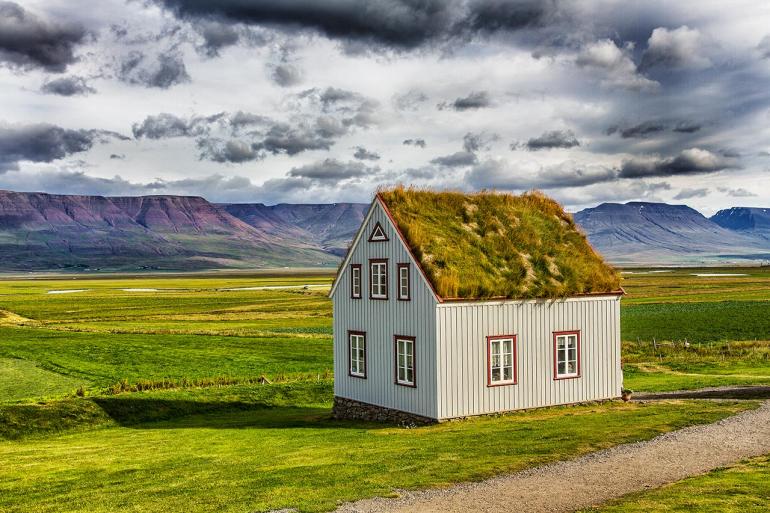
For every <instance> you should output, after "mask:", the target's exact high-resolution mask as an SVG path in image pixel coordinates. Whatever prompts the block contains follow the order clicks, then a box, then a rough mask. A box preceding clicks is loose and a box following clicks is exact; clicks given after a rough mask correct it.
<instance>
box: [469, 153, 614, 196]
mask: <svg viewBox="0 0 770 513" xmlns="http://www.w3.org/2000/svg"><path fill="white" fill-rule="evenodd" d="M524 167H526V169H522V166H521V165H516V164H511V163H509V162H506V161H503V160H492V159H490V160H485V161H483V162H481V163H479V164H478V165H477V166H475V167H474V168H473V169H471V170H470V171H469V172H468V174H467V175H466V181H467V182H468V183H469V184H470V185H472V186H473V187H474V188H477V189H485V188H492V189H504V190H526V189H553V188H560V187H583V186H586V185H592V184H596V183H602V182H609V181H613V180H615V179H616V178H617V171H616V170H614V169H611V168H608V167H604V166H595V165H582V164H577V163H575V162H572V161H567V162H563V163H561V164H558V165H554V166H548V167H541V166H539V165H537V164H534V163H530V164H529V165H527V166H524Z"/></svg>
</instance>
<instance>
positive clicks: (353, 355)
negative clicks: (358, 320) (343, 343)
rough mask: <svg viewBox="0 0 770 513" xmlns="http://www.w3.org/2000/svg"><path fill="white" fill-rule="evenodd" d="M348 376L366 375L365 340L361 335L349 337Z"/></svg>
mask: <svg viewBox="0 0 770 513" xmlns="http://www.w3.org/2000/svg"><path fill="white" fill-rule="evenodd" d="M349 344H350V374H352V375H353V376H361V377H362V376H364V375H365V374H366V364H365V362H366V338H365V337H364V336H363V335H357V334H351V335H350V341H349Z"/></svg>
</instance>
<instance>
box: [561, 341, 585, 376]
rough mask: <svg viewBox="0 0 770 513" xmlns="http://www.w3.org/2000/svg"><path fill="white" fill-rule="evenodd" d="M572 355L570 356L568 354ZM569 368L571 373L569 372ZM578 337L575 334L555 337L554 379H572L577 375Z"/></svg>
mask: <svg viewBox="0 0 770 513" xmlns="http://www.w3.org/2000/svg"><path fill="white" fill-rule="evenodd" d="M570 353H572V354H570ZM570 366H571V367H572V369H573V370H572V372H570V371H569V369H570ZM562 369H563V371H562ZM579 372H580V370H579V369H578V337H577V335H576V334H568V335H557V336H556V377H557V378H574V377H576V376H578V375H579Z"/></svg>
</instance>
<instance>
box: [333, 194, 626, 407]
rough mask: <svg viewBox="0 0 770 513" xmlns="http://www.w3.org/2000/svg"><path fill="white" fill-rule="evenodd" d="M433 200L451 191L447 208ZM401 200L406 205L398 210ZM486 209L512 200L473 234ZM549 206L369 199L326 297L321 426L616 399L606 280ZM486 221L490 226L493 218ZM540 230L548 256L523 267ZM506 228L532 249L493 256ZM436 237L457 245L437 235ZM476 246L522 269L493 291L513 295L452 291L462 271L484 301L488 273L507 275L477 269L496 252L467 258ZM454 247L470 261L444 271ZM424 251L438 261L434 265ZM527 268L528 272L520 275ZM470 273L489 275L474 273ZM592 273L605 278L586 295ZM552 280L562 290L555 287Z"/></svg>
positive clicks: (606, 271) (611, 293) (616, 353)
mask: <svg viewBox="0 0 770 513" xmlns="http://www.w3.org/2000/svg"><path fill="white" fill-rule="evenodd" d="M441 194H444V195H445V196H441ZM447 194H453V196H450V197H449V202H448V203H447V197H446V195H447ZM410 195H411V196H410ZM404 197H407V199H408V200H409V201H410V202H411V203H409V205H406V206H405V201H402V200H403V199H404ZM499 198H507V199H505V201H507V202H509V203H510V202H512V203H510V204H511V205H513V206H512V207H511V208H512V209H513V210H511V211H510V212H507V213H506V215H507V216H508V217H505V216H500V217H499V218H495V219H489V221H494V223H493V224H496V225H497V226H498V228H496V230H497V231H494V232H488V233H484V234H483V235H479V234H478V233H472V232H473V230H476V231H477V232H478V231H479V229H478V226H477V225H478V224H480V223H478V222H476V221H479V219H478V217H476V218H474V217H473V216H478V215H479V214H478V211H479V208H482V209H483V208H488V207H487V206H486V205H487V203H489V202H492V203H491V204H495V203H494V202H496V201H500V199H499ZM522 198H524V199H526V198H529V200H527V201H528V203H527V205H526V208H527V209H528V210H526V212H527V214H526V216H524V215H519V214H516V212H518V211H516V210H515V208H518V207H517V205H518V203H517V202H520V201H523V200H522ZM533 198H534V200H533ZM434 199H435V201H433V200H434ZM397 200H398V201H397ZM530 200H531V201H530ZM442 201H443V202H444V203H441V202H442ZM457 202H459V203H460V204H462V205H464V206H457V208H456V209H455V210H456V211H452V208H442V206H443V205H445V204H449V205H454V204H455V203H457ZM484 202H486V203H484ZM541 202H542V203H543V204H544V205H545V207H544V208H545V210H544V211H542V212H541V211H539V210H538V208H539V207H538V205H540V203H541ZM395 203H398V208H394V207H395ZM421 204H430V206H431V208H432V212H433V213H434V214H435V213H436V212H438V213H439V214H436V215H438V216H439V217H440V219H439V220H436V218H434V217H435V216H434V217H431V215H433V214H431V215H427V214H425V219H423V218H421V216H423V215H424V214H423V213H422V212H421V207H420V205H421ZM505 204H506V205H508V203H505ZM533 205H534V207H533ZM553 205H556V204H555V203H554V202H550V200H547V198H544V197H543V196H541V195H539V194H535V195H529V196H527V195H525V196H511V195H494V194H493V193H477V194H475V195H462V194H459V193H431V192H427V191H414V190H406V191H405V190H404V189H395V190H393V191H383V192H380V193H378V194H377V196H376V197H375V199H374V201H373V202H372V205H371V208H370V209H369V212H368V214H367V215H366V218H365V219H364V221H363V223H362V225H361V228H360V230H359V231H358V233H357V235H356V237H355V239H354V240H353V242H352V245H351V247H350V249H349V251H348V254H347V256H346V257H345V259H344V261H343V263H342V265H341V267H340V270H339V272H338V275H337V279H336V280H335V282H334V284H333V286H332V289H331V292H330V296H331V298H332V299H333V308H334V375H335V383H334V394H335V407H334V412H335V415H336V416H337V417H339V418H361V419H373V420H386V421H396V422H400V421H440V420H444V419H450V418H457V417H466V416H471V415H481V414H489V413H494V412H503V411H509V410H516V409H523V408H534V407H541V406H548V405H557V404H569V403H577V402H583V401H591V400H602V399H610V398H616V397H619V396H620V394H621V388H622V373H621V368H620V297H621V295H622V289H620V287H619V278H617V274H616V273H615V271H614V270H613V269H611V268H610V267H609V266H607V265H606V264H604V262H603V261H602V260H601V257H599V256H598V255H597V254H596V253H595V252H594V251H593V250H592V249H591V248H590V246H589V245H588V243H587V241H586V240H585V237H584V236H583V235H582V234H581V233H580V232H579V231H578V230H577V228H576V227H575V225H574V223H573V222H572V220H571V217H570V216H569V215H568V214H564V212H563V210H561V207H558V212H561V214H558V213H557V214H556V215H555V216H554V215H553V213H552V212H549V211H548V209H549V208H554V207H553ZM514 207H515V208H514ZM506 208H507V207H506ZM492 211H493V214H492V215H491V217H495V214H494V209H492ZM532 212H534V217H533V218H532V219H535V220H534V221H532V222H531V223H530V224H526V223H525V222H524V221H521V220H520V218H523V217H527V218H528V219H529V217H531V216H530V214H531V213H532ZM469 215H470V216H471V218H470V219H469ZM511 216H513V217H511ZM538 216H539V217H538ZM560 216H561V217H560ZM554 218H557V219H555V220H554ZM474 219H475V220H474ZM481 221H483V222H485V223H486V221H487V220H481ZM506 222H507V223H508V224H509V225H511V224H514V225H516V226H510V229H506V228H500V226H503V225H504V224H505V223H506ZM409 223H412V224H411V225H410V224H409ZM432 223H441V225H442V226H441V234H440V235H439V234H433V233H431V230H430V228H431V226H434V225H433V224H432ZM452 223H454V224H455V225H456V226H454V225H453V224H452ZM501 223H502V224H501ZM543 223H545V224H548V223H551V224H552V225H553V226H554V227H556V228H555V231H558V232H559V233H558V234H554V237H556V238H558V240H559V242H558V244H557V243H554V244H555V245H554V247H556V248H557V250H554V251H552V252H551V253H553V254H546V253H543V254H542V255H540V256H533V255H535V253H536V251H537V250H538V248H542V247H544V246H547V245H548V244H544V243H543V241H546V242H547V243H549V244H550V243H552V242H553V241H551V240H550V239H548V238H549V237H550V236H551V234H550V233H548V232H547V231H546V230H544V229H543V228H542V224H543ZM525 224H526V225H525ZM400 225H401V227H404V228H405V229H401V227H400ZM469 227H470V228H469ZM406 228H409V229H406ZM517 229H521V230H522V231H527V233H528V235H527V236H528V237H534V239H537V240H538V241H540V242H539V243H537V244H535V245H537V246H538V248H507V249H506V244H508V245H512V244H515V243H516V241H515V239H516V236H514V235H511V234H513V233H514V230H517ZM538 230H540V233H538ZM530 232H531V233H530ZM448 233H449V234H451V233H455V234H458V235H457V236H456V237H447V234H448ZM467 233H471V235H468V236H466V235H465V234H467ZM490 233H491V235H490ZM485 237H486V238H488V239H490V247H493V248H494V247H499V248H502V249H501V250H500V251H501V252H504V251H513V250H515V251H518V253H511V255H514V256H507V257H506V258H509V260H510V259H512V258H513V259H514V260H510V261H512V262H513V264H510V265H508V264H506V265H504V266H500V267H506V268H507V267H510V266H513V267H516V265H518V264H516V260H515V258H514V257H515V256H516V255H519V256H518V258H519V260H520V261H521V262H522V264H521V265H523V266H524V271H522V272H519V274H518V275H515V276H519V277H520V279H519V281H520V282H521V283H513V284H511V285H510V286H509V284H507V283H500V285H501V286H502V288H504V289H505V288H506V287H507V288H508V289H512V290H515V291H516V293H511V294H506V295H504V296H503V297H498V296H497V295H496V294H490V293H488V292H489V291H487V293H486V294H484V293H481V292H479V290H476V289H474V288H473V287H474V286H471V285H472V284H471V285H468V286H464V285H463V283H464V277H463V274H464V273H465V272H467V273H468V275H469V278H468V280H469V281H472V279H471V277H470V275H474V276H477V277H478V276H481V278H477V279H487V277H488V275H489V274H490V273H492V282H491V283H492V287H493V289H490V290H492V291H493V292H494V290H495V289H494V287H495V286H496V282H495V281H494V279H495V273H498V272H503V273H505V272H511V271H510V269H508V270H505V271H499V269H495V268H494V267H489V265H490V262H492V261H494V260H495V258H496V255H493V254H490V250H489V249H488V248H483V249H482V250H479V249H478V246H479V245H480V244H479V243H477V242H475V240H476V239H479V240H481V239H482V238H485ZM538 237H540V238H539V239H538ZM414 239H419V240H414ZM492 239H494V240H492ZM534 239H533V240H534ZM521 245H524V243H521ZM442 247H443V248H444V249H446V253H447V254H446V255H445V254H444V253H442ZM463 248H466V249H467V251H468V252H471V251H474V252H478V251H482V253H479V254H478V255H476V254H475V253H474V254H473V255H472V256H473V258H472V259H471V262H472V264H470V265H468V264H467V261H466V262H465V263H464V264H462V263H461V262H459V260H458V261H457V262H455V261H453V258H455V259H460V257H467V255H462V254H461V253H460V252H462V251H463ZM530 250H532V251H530ZM453 251H454V255H455V257H452V254H453ZM484 251H486V253H484ZM491 251H494V250H491ZM544 251H545V250H544ZM559 252H562V253H564V255H560V254H557V253H559ZM416 254H419V255H420V256H419V257H418V256H416ZM438 254H442V255H443V256H441V259H442V261H440V262H439V258H438V257H437V255H438ZM575 254H577V255H579V257H575V256H574V255H575ZM560 259H561V260H560ZM570 259H572V260H570ZM466 260H467V259H466ZM573 260H580V261H579V262H577V263H576V268H577V269H578V270H580V269H592V270H593V271H592V272H591V273H590V274H592V275H594V276H585V277H583V276H581V275H580V274H579V272H575V270H574V269H571V268H570V269H567V267H569V266H570V265H572V262H573ZM535 261H537V262H540V264H538V265H534V264H533V262H535ZM557 262H561V268H557V267H558V266H557V264H556V263H557ZM514 264H515V265H514ZM577 264H580V265H577ZM463 265H464V267H463ZM533 265H534V267H532V266H533ZM458 266H459V267H458ZM474 266H481V267H484V266H486V267H489V269H492V270H491V271H483V272H481V271H478V270H477V269H474V268H473V267H474ZM528 266H529V267H528ZM450 271H451V272H450ZM567 271H569V272H571V273H572V274H569V273H568V272H567ZM442 273H443V274H442ZM485 273H486V274H485ZM538 273H539V274H538ZM602 273H603V274H602ZM448 274H451V275H453V276H455V277H456V280H455V281H456V283H455V288H454V289H453V290H456V291H457V293H456V294H448V293H447V292H446V291H444V292H441V290H440V289H441V287H442V286H443V287H444V289H447V286H446V281H445V280H444V277H445V275H448ZM595 275H606V276H607V279H605V280H604V281H602V280H599V284H598V285H597V284H596V283H595V282H596V279H595ZM522 276H523V277H522ZM509 279H510V281H512V282H516V281H517V279H516V278H509ZM560 279H561V280H563V281H564V282H565V283H567V285H563V284H562V285H560V283H561V282H560V281H559V280H560ZM458 283H459V285H457V284H458ZM536 283H540V284H541V286H540V288H543V287H545V289H547V288H548V287H551V288H556V290H557V291H558V290H561V291H562V293H561V294H558V295H557V297H553V292H551V293H549V294H548V295H549V296H551V297H538V295H537V291H536V290H534V291H533V290H532V289H537V288H538V287H536V286H535V284H536ZM559 287H561V289H559ZM449 289H450V290H452V285H451V283H450V285H449ZM571 290H580V291H581V292H579V293H576V292H570V291H571ZM565 291H566V292H565ZM533 294H534V296H533ZM544 295H545V294H544ZM505 296H511V297H505ZM517 297H518V298H517Z"/></svg>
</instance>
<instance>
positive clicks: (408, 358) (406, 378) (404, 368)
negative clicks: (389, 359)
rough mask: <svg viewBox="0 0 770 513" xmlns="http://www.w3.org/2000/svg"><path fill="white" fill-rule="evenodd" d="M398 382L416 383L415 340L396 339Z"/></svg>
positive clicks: (404, 383)
mask: <svg viewBox="0 0 770 513" xmlns="http://www.w3.org/2000/svg"><path fill="white" fill-rule="evenodd" d="M396 368H397V372H396V382H398V383H399V384H400V385H414V341H413V340H409V339H402V338H398V339H396Z"/></svg>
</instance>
